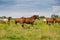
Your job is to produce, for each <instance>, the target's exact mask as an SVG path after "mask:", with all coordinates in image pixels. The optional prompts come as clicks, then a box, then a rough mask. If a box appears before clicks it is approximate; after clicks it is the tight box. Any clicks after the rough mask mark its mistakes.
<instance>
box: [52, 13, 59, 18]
mask: <svg viewBox="0 0 60 40" xmlns="http://www.w3.org/2000/svg"><path fill="white" fill-rule="evenodd" d="M51 18H59V16H58V15H55V14H53V15H51Z"/></svg>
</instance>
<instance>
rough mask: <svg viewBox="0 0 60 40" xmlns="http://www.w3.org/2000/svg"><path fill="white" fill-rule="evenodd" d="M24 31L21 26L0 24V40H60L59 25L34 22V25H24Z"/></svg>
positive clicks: (12, 22)
mask: <svg viewBox="0 0 60 40" xmlns="http://www.w3.org/2000/svg"><path fill="white" fill-rule="evenodd" d="M24 26H25V29H23V28H22V26H21V24H20V23H18V25H15V24H14V20H11V23H10V25H8V24H5V23H3V22H0V40H60V24H58V23H55V24H51V25H47V24H45V23H44V22H43V21H42V19H41V20H36V21H35V22H34V25H33V26H32V25H30V24H25V25H24Z"/></svg>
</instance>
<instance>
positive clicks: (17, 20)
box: [15, 15, 39, 27]
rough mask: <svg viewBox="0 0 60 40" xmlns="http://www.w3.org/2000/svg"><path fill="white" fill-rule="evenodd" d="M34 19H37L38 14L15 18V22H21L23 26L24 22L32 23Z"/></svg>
mask: <svg viewBox="0 0 60 40" xmlns="http://www.w3.org/2000/svg"><path fill="white" fill-rule="evenodd" d="M36 19H39V16H38V15H33V16H32V17H28V18H25V17H21V18H16V19H15V24H17V23H21V24H22V27H24V23H26V24H31V25H33V23H34V21H35V20H36Z"/></svg>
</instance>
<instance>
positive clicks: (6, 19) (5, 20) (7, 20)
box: [0, 17, 10, 24]
mask: <svg viewBox="0 0 60 40" xmlns="http://www.w3.org/2000/svg"><path fill="white" fill-rule="evenodd" d="M0 21H2V22H4V23H8V24H9V23H10V17H8V18H2V19H0Z"/></svg>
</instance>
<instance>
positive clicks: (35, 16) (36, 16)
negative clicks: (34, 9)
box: [31, 15, 39, 19]
mask: <svg viewBox="0 0 60 40" xmlns="http://www.w3.org/2000/svg"><path fill="white" fill-rule="evenodd" d="M31 18H34V19H39V15H33V16H32V17H31Z"/></svg>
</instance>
